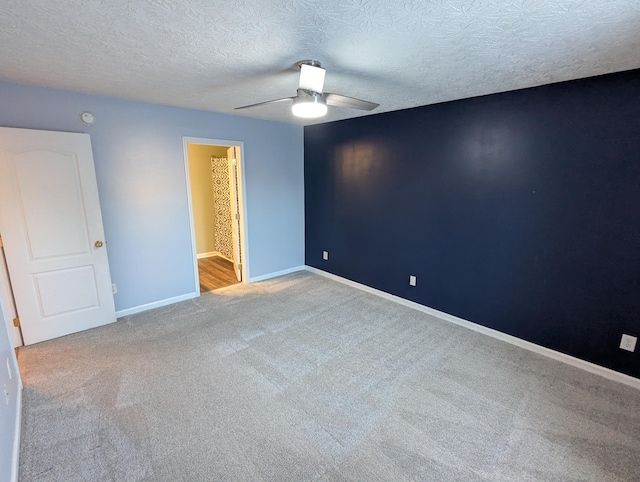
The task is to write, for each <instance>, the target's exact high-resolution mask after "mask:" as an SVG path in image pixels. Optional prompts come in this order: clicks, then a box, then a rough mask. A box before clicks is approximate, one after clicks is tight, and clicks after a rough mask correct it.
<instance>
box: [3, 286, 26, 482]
mask: <svg viewBox="0 0 640 482" xmlns="http://www.w3.org/2000/svg"><path fill="white" fill-rule="evenodd" d="M5 302H6V301H5V300H4V298H3V296H2V292H0V388H1V389H2V391H0V481H3V482H4V481H9V480H15V479H14V477H15V474H16V472H15V471H17V465H15V462H17V455H18V454H17V450H18V449H19V446H18V444H17V442H18V441H19V438H18V434H19V430H20V399H21V393H20V391H21V389H22V386H21V383H20V373H19V372H18V365H17V363H16V357H15V352H14V350H13V346H12V344H11V340H10V338H9V333H8V331H7V326H6V322H5V321H6V320H5V319H4V314H3V312H4V310H3V309H2V307H4V304H5ZM5 390H6V391H7V392H8V393H9V404H7V403H6V398H5V393H4V391H5Z"/></svg>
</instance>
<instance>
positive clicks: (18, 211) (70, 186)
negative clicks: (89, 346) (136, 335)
mask: <svg viewBox="0 0 640 482" xmlns="http://www.w3.org/2000/svg"><path fill="white" fill-rule="evenodd" d="M0 233H1V234H2V240H3V243H4V250H5V255H6V258H7V266H8V268H9V276H10V277H11V285H12V288H13V294H14V299H15V302H16V308H17V311H18V316H19V318H20V323H21V327H22V336H23V338H24V343H25V345H30V344H32V343H37V342H40V341H44V340H48V339H50V338H56V337H58V336H63V335H67V334H69V333H75V332H77V331H81V330H86V329H88V328H93V327H96V326H100V325H104V324H106V323H111V322H113V321H115V319H116V317H115V308H114V303H113V294H112V292H111V277H110V274H109V265H108V260H107V248H106V245H105V242H104V230H103V227H102V215H101V213H100V203H99V200H98V186H97V184H96V176H95V169H94V165H93V154H92V152H91V141H90V138H89V135H88V134H75V133H68V132H50V131H36V130H28V129H11V128H4V127H2V128H0Z"/></svg>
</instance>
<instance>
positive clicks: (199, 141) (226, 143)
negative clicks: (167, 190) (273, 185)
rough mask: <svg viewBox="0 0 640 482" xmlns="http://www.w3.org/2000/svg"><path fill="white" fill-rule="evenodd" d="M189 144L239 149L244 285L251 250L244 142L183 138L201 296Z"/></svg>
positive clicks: (195, 273)
mask: <svg viewBox="0 0 640 482" xmlns="http://www.w3.org/2000/svg"><path fill="white" fill-rule="evenodd" d="M189 144H200V145H204V146H215V147H237V148H238V151H237V154H238V155H237V158H238V159H237V162H238V164H237V173H238V211H239V213H240V218H241V219H240V233H239V235H240V251H241V256H242V281H241V282H242V283H246V282H247V280H248V279H249V249H248V245H249V243H248V241H247V234H248V231H249V230H248V222H247V210H246V199H245V193H246V185H245V179H244V142H243V141H231V140H226V139H207V138H204V137H183V138H182V146H183V150H184V174H185V181H186V185H187V186H186V187H187V202H188V203H189V225H190V228H191V255H192V258H193V286H194V291H195V292H196V294H197V295H198V296H199V295H200V279H199V276H198V253H197V251H196V230H195V225H194V222H193V205H192V202H191V175H190V171H189Z"/></svg>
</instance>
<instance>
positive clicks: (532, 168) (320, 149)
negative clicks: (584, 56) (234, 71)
mask: <svg viewBox="0 0 640 482" xmlns="http://www.w3.org/2000/svg"><path fill="white" fill-rule="evenodd" d="M374 100H376V101H379V102H381V103H384V99H374ZM304 143H305V145H304V151H305V215H306V233H305V234H306V263H307V264H308V265H310V266H315V267H317V268H320V269H322V270H325V271H328V272H330V273H334V274H336V275H338V276H342V277H344V278H348V279H351V280H354V281H357V282H359V283H363V284H365V285H368V286H371V287H374V288H377V289H380V290H382V291H385V292H388V293H391V294H394V295H398V296H401V297H403V298H406V299H409V300H412V301H416V302H418V303H421V304H424V305H427V306H430V307H432V308H435V309H437V310H440V311H444V312H446V313H450V314H453V315H456V316H458V317H461V318H464V319H467V320H470V321H473V322H475V323H478V324H481V325H484V326H487V327H490V328H493V329H496V330H499V331H502V332H504V333H508V334H510V335H514V336H516V337H518V338H522V339H524V340H528V341H531V342H533V343H537V344H539V345H542V346H545V347H548V348H551V349H554V350H557V351H560V352H563V353H566V354H569V355H572V356H575V357H578V358H581V359H584V360H587V361H590V362H593V363H596V364H599V365H601V366H605V367H608V368H612V369H614V370H617V371H620V372H623V373H626V374H629V375H632V376H635V377H640V346H639V347H638V350H636V352H635V353H630V352H625V351H623V350H620V349H619V348H618V345H619V343H620V337H621V335H622V333H628V334H631V335H635V336H639V337H640V70H635V71H628V72H623V73H618V74H612V75H606V76H600V77H593V78H588V79H583V80H578V81H571V82H564V83H558V84H552V85H547V86H542V87H536V88H531V89H525V90H519V91H513V92H507V93H502V94H495V95H490V96H485V97H477V98H472V99H466V100H461V101H455V102H448V103H443V104H437V105H431V106H426V107H419V108H415V109H408V110H402V111H396V112H390V113H384V114H378V115H373V116H367V117H361V118H356V119H351V120H346V121H339V122H333V123H327V124H320V125H315V126H310V127H305V130H304ZM323 250H326V251H329V260H328V261H323V260H322V251H323ZM410 274H412V275H416V276H417V278H418V283H417V286H416V287H415V288H414V287H411V286H409V283H408V281H409V275H410Z"/></svg>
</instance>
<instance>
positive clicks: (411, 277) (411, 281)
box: [409, 275, 418, 286]
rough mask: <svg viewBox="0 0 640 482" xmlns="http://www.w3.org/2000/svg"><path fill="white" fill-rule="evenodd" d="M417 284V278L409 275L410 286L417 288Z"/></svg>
mask: <svg viewBox="0 0 640 482" xmlns="http://www.w3.org/2000/svg"><path fill="white" fill-rule="evenodd" d="M417 282H418V279H417V278H416V277H415V276H413V275H409V284H410V285H411V286H415V285H416V283H417Z"/></svg>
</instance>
